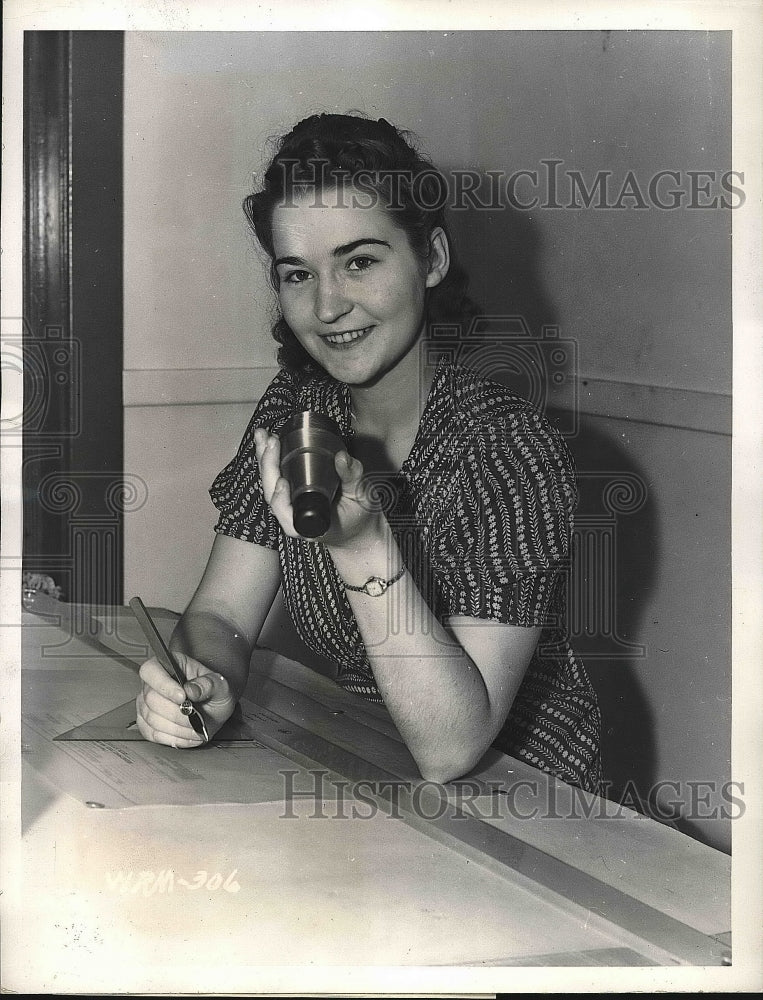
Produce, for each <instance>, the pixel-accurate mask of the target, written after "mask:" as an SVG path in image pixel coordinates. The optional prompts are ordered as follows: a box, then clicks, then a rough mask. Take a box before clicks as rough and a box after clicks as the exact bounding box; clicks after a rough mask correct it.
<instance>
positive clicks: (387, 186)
mask: <svg viewBox="0 0 763 1000" xmlns="http://www.w3.org/2000/svg"><path fill="white" fill-rule="evenodd" d="M348 184H349V185H353V186H355V187H356V188H359V189H360V191H362V192H363V194H364V196H370V200H375V198H374V196H376V198H378V203H380V204H381V205H382V207H383V208H384V209H385V211H387V212H388V213H389V214H390V215H391V216H392V218H393V219H394V221H395V223H396V224H397V225H398V226H399V227H400V229H402V230H403V231H404V232H405V233H406V235H407V237H408V242H409V244H410V246H411V249H412V250H413V252H414V253H415V254H416V256H417V257H419V258H420V259H421V261H422V263H423V262H425V261H426V260H427V259H428V258H429V253H430V244H429V237H430V235H431V233H432V230H433V229H435V228H437V227H438V226H439V227H442V229H443V230H444V231H445V233H446V235H448V240H449V243H450V247H451V260H450V267H449V270H448V273H447V275H446V276H445V278H444V279H443V280H442V281H441V282H440V283H439V284H438V285H436V286H435V287H434V288H430V289H427V295H426V320H427V324H428V327H429V328H431V327H432V326H434V325H437V324H448V325H453V324H458V323H462V322H465V321H467V320H469V319H470V318H471V317H473V316H475V315H476V314H477V313H478V309H477V307H476V305H475V304H474V303H473V302H472V301H471V299H469V297H468V295H467V287H468V277H467V274H466V272H465V270H464V269H463V267H461V265H460V264H459V262H458V261H457V259H456V255H455V250H454V248H453V243H452V240H451V239H450V236H449V234H448V228H447V225H446V221H445V204H446V202H447V198H448V187H447V182H446V180H445V178H444V177H443V175H442V174H441V173H440V172H439V171H438V170H437V169H436V168H435V167H434V166H433V164H432V163H431V162H430V161H429V160H428V159H427V158H426V157H425V156H424V155H423V154H422V153H420V152H419V151H418V150H417V149H416V147H415V145H414V140H413V136H412V135H411V133H409V132H404V131H401V130H399V129H397V128H395V126H394V125H391V124H390V123H389V122H388V121H386V120H385V119H384V118H380V119H379V120H378V121H373V120H372V119H370V118H367V117H365V116H363V115H360V114H350V115H337V114H318V115H311V116H310V117H309V118H305V119H304V120H303V121H301V122H299V123H298V124H297V125H295V126H294V128H293V129H292V130H291V132H289V133H287V134H286V135H284V136H283V137H282V138H281V139H279V140H278V141H277V143H276V149H275V153H274V155H273V158H272V160H271V162H270V164H269V166H268V168H267V170H266V171H265V175H264V178H263V183H262V189H261V190H259V191H255V192H254V193H252V194H250V195H248V196H247V197H246V198H245V199H244V212H245V213H246V217H247V219H248V220H249V223H250V225H251V227H252V230H253V231H254V234H255V236H256V237H257V240H258V241H259V243H260V245H261V246H262V248H263V250H264V251H265V253H266V254H267V255H268V256H269V257H270V261H271V266H270V280H271V284H272V285H273V288H274V290H275V291H276V293H277V292H278V289H279V284H280V282H279V277H278V273H277V271H276V268H275V266H274V258H275V252H274V248H273V225H272V222H273V210H274V208H275V207H276V206H277V205H283V204H292V203H293V199H294V198H295V197H296V196H299V195H303V194H304V193H306V192H307V193H310V194H313V193H315V194H317V195H320V194H321V192H323V191H327V190H330V189H341V188H343V187H344V186H345V185H348ZM369 203H370V201H369ZM272 332H273V337H274V339H275V340H276V342H277V343H278V344H279V345H280V347H279V351H278V363H279V364H280V365H281V366H282V367H285V368H288V369H290V370H292V371H294V372H295V373H298V374H301V373H304V374H308V373H312V372H317V371H322V369H321V368H320V366H319V365H318V363H317V362H316V361H315V360H314V359H313V358H312V357H311V356H310V355H309V354H308V353H307V351H305V349H304V348H303V347H302V345H301V344H300V343H299V341H298V340H297V338H296V336H295V335H294V333H293V332H292V330H291V328H290V327H289V325H288V323H287V322H286V320H285V319H284V318H283V316H282V315H280V314H279V317H278V319H277V320H276V322H275V324H274V326H273V331H272Z"/></svg>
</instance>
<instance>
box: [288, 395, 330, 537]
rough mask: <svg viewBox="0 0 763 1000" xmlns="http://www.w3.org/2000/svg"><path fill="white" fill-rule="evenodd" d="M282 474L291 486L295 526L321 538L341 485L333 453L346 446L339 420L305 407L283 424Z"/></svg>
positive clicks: (301, 530) (326, 527)
mask: <svg viewBox="0 0 763 1000" xmlns="http://www.w3.org/2000/svg"><path fill="white" fill-rule="evenodd" d="M280 438H281V475H282V476H283V477H284V478H285V479H286V480H287V481H288V483H289V487H290V489H291V505H292V508H293V511H294V527H295V528H296V530H297V531H298V532H299V534H300V535H302V536H303V537H305V538H318V537H319V536H320V535H323V534H325V533H326V532H327V531H328V529H329V526H330V524H331V506H332V504H333V502H334V498H335V496H336V493H337V490H338V488H339V476H338V474H337V471H336V467H335V465H334V456H335V455H336V454H337V452H339V451H342V450H343V449H344V448H345V443H344V441H343V440H342V434H341V431H340V430H339V427H338V426H337V424H336V422H335V421H333V420H332V419H331V417H327V416H325V415H324V414H323V413H316V412H315V411H313V410H304V411H303V412H302V413H295V414H294V415H293V416H291V417H289V419H288V420H287V421H286V423H285V424H284V426H283V428H282V430H281V434H280Z"/></svg>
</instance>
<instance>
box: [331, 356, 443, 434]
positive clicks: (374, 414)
mask: <svg viewBox="0 0 763 1000" xmlns="http://www.w3.org/2000/svg"><path fill="white" fill-rule="evenodd" d="M433 378H434V369H432V368H429V367H425V366H424V363H423V358H422V357H421V352H420V351H419V350H418V349H417V350H414V351H410V352H409V354H408V355H407V356H406V357H405V358H403V359H401V361H400V362H399V363H398V364H397V365H396V366H395V367H394V368H393V369H391V370H390V371H389V372H387V373H386V374H385V375H383V376H382V377H381V378H379V379H377V380H376V381H374V382H373V383H372V384H367V385H353V386H350V400H351V406H352V413H353V419H354V423H355V425H356V427H359V428H363V430H364V431H365V432H367V433H371V432H374V433H375V434H378V435H379V436H381V437H387V436H388V435H389V434H390V433H394V431H395V430H396V429H399V428H403V427H409V426H410V425H411V424H414V423H415V425H416V426H418V423H419V420H420V419H421V414H422V413H423V412H424V407H425V405H426V401H427V396H428V395H429V390H430V388H431V385H432V379H433Z"/></svg>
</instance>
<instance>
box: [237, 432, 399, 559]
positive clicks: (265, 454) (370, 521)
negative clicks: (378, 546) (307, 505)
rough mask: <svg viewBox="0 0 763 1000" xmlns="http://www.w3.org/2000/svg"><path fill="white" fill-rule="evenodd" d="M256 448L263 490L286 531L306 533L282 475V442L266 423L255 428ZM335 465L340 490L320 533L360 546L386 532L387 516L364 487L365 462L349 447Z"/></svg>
mask: <svg viewBox="0 0 763 1000" xmlns="http://www.w3.org/2000/svg"><path fill="white" fill-rule="evenodd" d="M254 443H255V451H256V455H257V462H258V464H259V467H260V478H261V480H262V492H263V494H264V496H265V499H266V501H267V502H268V504H269V505H270V509H271V510H272V511H273V513H274V514H275V516H276V518H277V519H278V522H279V524H280V525H281V527H282V528H283V530H284V532H285V533H286V534H287V535H289V536H290V537H291V538H301V537H302V536H301V535H300V534H299V532H298V531H297V530H296V528H295V527H294V518H293V508H292V506H291V491H290V488H289V483H288V481H287V480H286V479H285V478H284V477H283V476H282V475H281V442H280V441H279V439H278V437H276V435H274V434H270V433H268V431H267V430H265V429H263V428H262V427H258V428H257V430H256V431H255V432H254ZM334 465H335V468H336V471H337V474H338V476H339V482H340V487H339V492H338V495H337V499H336V501H335V502H334V507H333V510H332V513H331V526H330V527H329V530H328V531H327V532H326V533H325V535H322V536H321V537H320V539H319V540H320V541H321V542H323V543H324V544H325V545H327V546H328V547H329V548H331V549H343V548H357V547H358V546H359V545H361V544H363V542H364V540H366V539H368V541H369V542H370V541H371V540H372V539H377V538H379V537H380V536H381V535H383V534H384V527H383V525H382V521H383V516H382V514H381V513H380V512H379V511H378V510H374V509H373V507H372V505H371V504H370V503H369V502H368V499H367V497H366V495H365V492H364V489H363V482H362V481H363V464H362V462H360V461H359V460H358V459H357V458H353V457H352V455H350V454H349V452H347V451H340V452H337V454H336V456H335V458H334Z"/></svg>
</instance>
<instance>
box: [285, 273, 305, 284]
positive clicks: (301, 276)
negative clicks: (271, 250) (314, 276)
mask: <svg viewBox="0 0 763 1000" xmlns="http://www.w3.org/2000/svg"><path fill="white" fill-rule="evenodd" d="M309 277H310V272H309V271H289V273H288V274H287V275H285V276H284V279H283V280H284V281H285V282H286V284H287V285H301V284H302V282H303V281H305V280H306V279H307V278H309Z"/></svg>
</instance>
